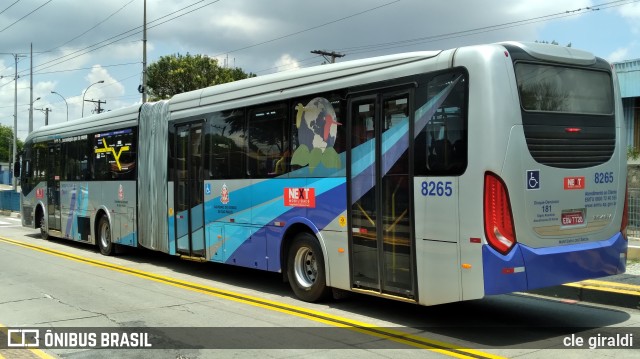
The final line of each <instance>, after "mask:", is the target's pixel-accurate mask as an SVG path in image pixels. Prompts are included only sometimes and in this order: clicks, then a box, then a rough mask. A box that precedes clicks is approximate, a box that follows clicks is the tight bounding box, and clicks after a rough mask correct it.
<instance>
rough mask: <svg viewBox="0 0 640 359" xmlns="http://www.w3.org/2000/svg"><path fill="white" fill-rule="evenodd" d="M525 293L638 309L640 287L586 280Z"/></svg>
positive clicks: (639, 307)
mask: <svg viewBox="0 0 640 359" xmlns="http://www.w3.org/2000/svg"><path fill="white" fill-rule="evenodd" d="M527 293H530V294H536V295H543V296H547V297H553V298H562V299H568V300H575V301H580V302H589V303H597V304H604V305H613V306H617V307H624V308H631V309H640V286H637V285H630V284H624V283H616V282H604V281H595V280H586V281H582V282H576V283H568V284H563V285H560V286H555V287H549V288H542V289H536V290H531V291H528V292H527Z"/></svg>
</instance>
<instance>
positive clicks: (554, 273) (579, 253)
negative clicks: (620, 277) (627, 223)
mask: <svg viewBox="0 0 640 359" xmlns="http://www.w3.org/2000/svg"><path fill="white" fill-rule="evenodd" d="M521 247H522V256H523V257H524V261H525V263H526V267H527V277H528V279H529V286H528V288H529V289H536V288H542V287H548V286H553V285H559V284H563V283H570V282H576V281H580V280H584V279H589V278H597V277H604V276H609V275H614V274H619V273H623V272H624V270H625V265H626V264H625V258H621V257H620V254H621V253H626V252H627V241H626V240H625V239H624V238H623V237H622V234H620V233H619V232H618V233H617V234H616V235H614V236H613V237H611V238H609V239H607V240H604V241H599V242H589V243H581V244H571V245H566V246H561V247H549V248H539V249H534V248H529V247H526V246H521Z"/></svg>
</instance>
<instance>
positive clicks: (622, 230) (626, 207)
mask: <svg viewBox="0 0 640 359" xmlns="http://www.w3.org/2000/svg"><path fill="white" fill-rule="evenodd" d="M628 224H629V184H627V186H626V187H625V189H624V210H623V211H622V223H620V233H622V237H623V238H624V239H627V240H628V238H627V225H628Z"/></svg>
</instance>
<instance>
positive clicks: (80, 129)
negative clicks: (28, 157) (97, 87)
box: [25, 105, 140, 142]
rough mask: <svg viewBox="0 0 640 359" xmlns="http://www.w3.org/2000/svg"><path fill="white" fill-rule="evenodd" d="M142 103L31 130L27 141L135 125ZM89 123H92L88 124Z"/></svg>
mask: <svg viewBox="0 0 640 359" xmlns="http://www.w3.org/2000/svg"><path fill="white" fill-rule="evenodd" d="M139 109H140V105H134V106H129V107H124V108H119V109H117V110H113V111H107V112H103V113H100V114H97V115H91V116H87V117H83V118H79V119H77V120H73V121H69V122H61V123H56V124H53V125H48V126H44V127H41V128H38V129H36V130H34V131H33V132H31V133H30V134H29V135H28V136H27V138H26V139H25V142H27V141H31V140H34V139H39V140H51V139H55V138H63V137H67V136H74V135H76V134H80V133H86V132H87V129H88V128H91V129H92V130H93V131H95V130H98V131H100V129H101V128H105V129H107V128H113V127H114V126H118V127H121V126H127V125H135V123H136V120H137V118H138V111H139ZM87 124H91V125H90V126H87Z"/></svg>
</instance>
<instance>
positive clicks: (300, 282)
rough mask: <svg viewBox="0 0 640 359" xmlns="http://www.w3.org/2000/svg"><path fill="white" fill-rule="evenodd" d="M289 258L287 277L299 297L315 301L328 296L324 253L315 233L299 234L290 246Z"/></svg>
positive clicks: (307, 300)
mask: <svg viewBox="0 0 640 359" xmlns="http://www.w3.org/2000/svg"><path fill="white" fill-rule="evenodd" d="M287 259H288V260H287V277H288V279H289V284H290V285H291V289H293V292H294V293H295V295H296V296H297V297H298V298H300V299H301V300H304V301H305V302H315V301H318V300H321V299H323V298H324V297H326V295H327V294H328V293H329V288H328V287H327V284H326V276H325V269H324V255H323V254H322V249H321V248H320V244H319V243H318V240H317V239H316V238H315V237H314V236H313V235H311V234H309V233H300V234H298V236H296V238H295V239H294V240H293V244H292V245H291V247H290V248H289V256H288V258H287Z"/></svg>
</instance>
